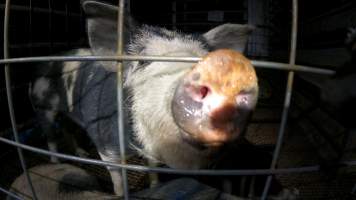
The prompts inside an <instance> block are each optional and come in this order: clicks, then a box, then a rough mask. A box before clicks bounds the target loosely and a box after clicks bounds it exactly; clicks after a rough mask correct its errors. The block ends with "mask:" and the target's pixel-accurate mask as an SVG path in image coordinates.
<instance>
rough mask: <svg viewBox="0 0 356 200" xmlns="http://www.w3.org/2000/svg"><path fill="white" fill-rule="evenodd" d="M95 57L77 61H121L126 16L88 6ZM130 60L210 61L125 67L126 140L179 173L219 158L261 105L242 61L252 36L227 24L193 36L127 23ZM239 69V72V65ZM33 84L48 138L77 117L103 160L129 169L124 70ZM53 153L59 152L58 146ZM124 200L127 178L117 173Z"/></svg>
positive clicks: (85, 65)
mask: <svg viewBox="0 0 356 200" xmlns="http://www.w3.org/2000/svg"><path fill="white" fill-rule="evenodd" d="M83 8H84V11H85V12H86V14H87V28H88V30H87V32H88V37H89V43H90V49H78V50H74V51H72V52H69V53H68V54H69V55H79V56H82V55H105V56H108V55H115V52H116V42H117V38H116V30H117V7H114V6H111V5H108V4H104V3H100V2H95V1H85V2H84V3H83ZM125 27H126V30H125V31H126V32H125V40H126V53H127V54H132V55H157V56H205V55H207V54H208V52H213V53H211V54H208V56H207V57H206V58H205V59H204V61H202V62H200V63H199V64H197V65H195V64H192V63H179V62H148V61H145V62H137V61H135V62H127V63H126V62H124V65H125V70H124V81H125V82H124V93H125V95H126V97H125V98H124V99H125V114H127V116H124V119H125V122H126V123H125V134H126V139H127V141H126V144H128V145H127V146H128V147H129V149H128V150H127V151H128V152H129V153H130V152H132V150H135V151H136V152H139V153H140V154H142V155H143V156H145V157H147V158H148V159H149V160H150V161H152V162H160V163H164V164H166V165H168V166H169V167H173V168H184V169H198V168H204V167H206V166H207V165H208V164H209V163H210V162H211V161H213V160H214V157H218V153H217V152H219V149H220V147H222V146H224V144H232V143H234V142H235V141H236V140H237V138H239V137H238V136H240V135H241V134H242V133H243V132H244V129H245V124H246V120H247V118H248V116H249V114H250V111H251V110H252V109H253V108H254V107H255V104H256V101H257V93H258V86H257V77H256V74H255V71H254V69H253V67H252V66H251V64H250V62H249V61H248V60H247V59H246V58H245V57H244V56H242V55H241V54H239V53H237V52H235V51H232V50H218V49H222V48H229V49H234V50H236V51H240V52H243V51H244V48H245V44H246V41H247V38H248V35H249V33H250V32H251V30H252V28H251V26H248V25H238V24H224V25H221V26H218V27H216V28H214V29H212V30H210V31H208V32H206V33H205V34H202V35H189V34H183V33H180V32H176V31H169V30H167V29H164V28H157V27H151V26H147V25H143V26H133V25H132V24H130V23H129V22H128V20H126V24H125ZM235 65H237V66H235ZM44 70H45V71H43V75H42V77H40V78H39V79H37V80H36V82H34V83H33V85H32V89H31V96H32V99H33V105H34V106H35V107H36V109H37V111H38V112H39V116H40V117H41V120H42V121H43V122H48V123H43V127H44V129H45V130H46V131H51V129H53V126H50V125H46V124H53V122H54V121H55V119H56V116H57V114H58V113H63V112H64V113H67V114H68V116H70V117H71V118H72V119H73V120H74V121H75V122H77V123H78V124H79V125H80V126H82V127H83V128H84V129H85V130H86V131H87V133H88V134H89V136H90V138H91V139H92V141H93V142H94V143H95V145H96V147H97V150H98V152H99V154H100V156H101V158H102V159H103V160H105V161H113V162H119V160H120V157H119V140H118V134H117V126H118V124H117V117H123V116H118V114H117V102H116V97H117V90H116V73H114V72H115V70H116V63H115V62H99V61H97V62H63V63H62V62H52V63H50V64H49V65H46V66H45V69H44ZM49 148H50V149H51V150H56V146H55V143H53V142H50V143H49ZM109 171H110V174H111V177H112V180H113V183H114V189H115V192H116V194H119V195H121V194H122V188H121V178H120V174H119V171H118V170H115V169H111V168H109Z"/></svg>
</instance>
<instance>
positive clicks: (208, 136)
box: [179, 126, 241, 149]
mask: <svg viewBox="0 0 356 200" xmlns="http://www.w3.org/2000/svg"><path fill="white" fill-rule="evenodd" d="M179 128H180V135H181V138H182V140H183V141H184V142H186V143H188V144H190V145H191V146H193V147H196V148H198V149H206V148H220V147H222V146H224V145H226V144H229V143H233V142H235V141H236V140H238V138H240V135H241V134H240V133H241V131H240V130H239V129H237V128H235V129H234V130H229V131H225V130H211V129H207V130H205V131H204V130H203V131H198V132H192V131H189V130H187V129H186V128H184V127H181V126H179Z"/></svg>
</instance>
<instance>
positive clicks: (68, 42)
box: [64, 0, 70, 48]
mask: <svg viewBox="0 0 356 200" xmlns="http://www.w3.org/2000/svg"><path fill="white" fill-rule="evenodd" d="M64 6H65V8H64V9H65V13H66V17H65V20H66V21H65V34H66V39H67V41H66V42H67V48H69V47H70V39H69V10H68V9H69V7H68V0H66V1H65V3H64Z"/></svg>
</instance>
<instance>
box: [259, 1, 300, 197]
mask: <svg viewBox="0 0 356 200" xmlns="http://www.w3.org/2000/svg"><path fill="white" fill-rule="evenodd" d="M291 29H292V30H291V31H292V35H291V48H290V57H289V64H290V66H291V67H293V66H295V59H296V51H297V32H298V0H293V6H292V28H291ZM293 80H294V72H293V71H290V72H289V73H288V81H287V88H286V95H285V99H284V109H283V113H282V121H281V126H280V128H279V133H278V139H277V144H276V148H275V150H274V153H273V158H272V163H271V169H275V168H276V165H277V162H278V157H279V154H280V151H281V147H282V144H283V137H284V134H285V129H286V125H287V120H288V111H289V107H290V100H291V97H292V91H293ZM271 182H272V176H271V175H270V176H268V177H267V180H266V184H265V187H264V189H263V193H262V196H261V200H265V199H266V198H267V195H268V191H269V188H270V186H271Z"/></svg>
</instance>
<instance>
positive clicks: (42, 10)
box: [0, 4, 80, 17]
mask: <svg viewBox="0 0 356 200" xmlns="http://www.w3.org/2000/svg"><path fill="white" fill-rule="evenodd" d="M0 9H5V5H4V4H0ZM11 10H15V11H25V12H28V11H30V10H31V8H30V7H29V6H20V5H11ZM32 12H34V13H45V14H48V13H50V12H52V13H53V14H55V15H60V16H65V15H66V12H65V11H61V10H52V11H50V9H46V8H37V7H32ZM69 15H70V16H74V17H80V14H79V13H69Z"/></svg>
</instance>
